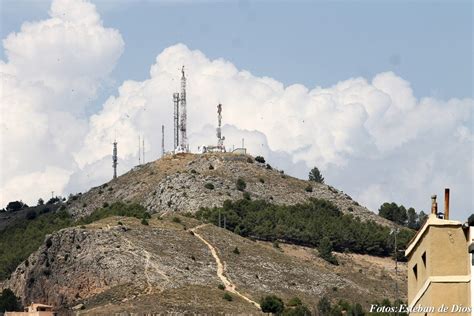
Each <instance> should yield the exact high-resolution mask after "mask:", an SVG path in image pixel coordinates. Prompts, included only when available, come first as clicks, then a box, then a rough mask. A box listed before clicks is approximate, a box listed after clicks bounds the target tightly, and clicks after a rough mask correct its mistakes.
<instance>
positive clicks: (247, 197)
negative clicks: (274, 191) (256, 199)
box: [242, 192, 251, 201]
mask: <svg viewBox="0 0 474 316" xmlns="http://www.w3.org/2000/svg"><path fill="white" fill-rule="evenodd" d="M242 197H243V198H244V199H245V200H248V201H250V200H251V197H250V193H248V192H244V194H243V195H242Z"/></svg>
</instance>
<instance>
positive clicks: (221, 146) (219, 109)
mask: <svg viewBox="0 0 474 316" xmlns="http://www.w3.org/2000/svg"><path fill="white" fill-rule="evenodd" d="M221 126H222V104H220V103H219V104H218V105H217V129H216V130H217V149H218V150H220V151H225V147H224V139H225V137H223V136H222V129H221Z"/></svg>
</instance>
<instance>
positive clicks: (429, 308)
mask: <svg viewBox="0 0 474 316" xmlns="http://www.w3.org/2000/svg"><path fill="white" fill-rule="evenodd" d="M445 197H446V199H445V201H446V202H445V211H444V213H438V212H437V203H436V196H433V197H432V211H431V214H430V215H429V216H428V219H427V221H426V222H425V223H424V225H423V226H422V227H421V229H420V230H419V231H418V232H417V234H416V235H415V236H414V238H413V239H412V240H411V242H410V243H409V245H408V247H407V249H406V251H405V256H407V257H408V309H409V310H411V312H410V315H452V314H457V315H474V311H472V307H471V303H472V302H473V281H472V275H473V264H474V262H473V257H472V251H473V250H474V246H473V237H474V230H473V227H469V226H467V225H466V224H463V223H461V222H459V221H453V220H449V189H447V190H446V194H445ZM443 307H444V309H443Z"/></svg>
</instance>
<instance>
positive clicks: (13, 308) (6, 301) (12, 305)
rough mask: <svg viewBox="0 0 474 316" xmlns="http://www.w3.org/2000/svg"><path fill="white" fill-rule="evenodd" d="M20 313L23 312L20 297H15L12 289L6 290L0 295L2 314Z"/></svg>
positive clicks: (0, 311) (0, 310)
mask: <svg viewBox="0 0 474 316" xmlns="http://www.w3.org/2000/svg"><path fill="white" fill-rule="evenodd" d="M7 311H8V312H19V311H21V304H20V300H19V298H18V297H16V296H15V293H13V291H12V290H10V289H4V290H3V291H2V294H0V313H4V312H7Z"/></svg>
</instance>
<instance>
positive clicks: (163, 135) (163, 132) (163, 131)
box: [161, 125, 165, 157]
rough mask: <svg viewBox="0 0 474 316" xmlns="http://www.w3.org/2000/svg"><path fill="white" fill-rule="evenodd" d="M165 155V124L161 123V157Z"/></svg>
mask: <svg viewBox="0 0 474 316" xmlns="http://www.w3.org/2000/svg"><path fill="white" fill-rule="evenodd" d="M164 155H165V126H164V125H161V157H163V156H164Z"/></svg>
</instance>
